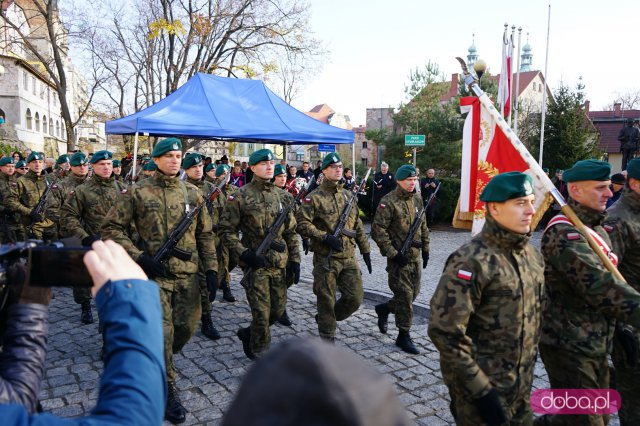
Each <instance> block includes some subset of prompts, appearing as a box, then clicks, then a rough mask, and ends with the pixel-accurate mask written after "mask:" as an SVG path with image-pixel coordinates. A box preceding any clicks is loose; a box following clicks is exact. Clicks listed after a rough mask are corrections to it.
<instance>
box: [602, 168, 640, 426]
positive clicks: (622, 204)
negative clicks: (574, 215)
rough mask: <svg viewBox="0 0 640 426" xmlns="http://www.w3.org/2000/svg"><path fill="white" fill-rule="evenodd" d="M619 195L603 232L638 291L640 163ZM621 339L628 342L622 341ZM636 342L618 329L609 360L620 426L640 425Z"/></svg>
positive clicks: (629, 330) (630, 171)
mask: <svg viewBox="0 0 640 426" xmlns="http://www.w3.org/2000/svg"><path fill="white" fill-rule="evenodd" d="M622 191H623V192H622V195H621V196H620V199H619V200H618V202H617V203H615V204H614V205H613V206H612V207H611V208H609V209H608V210H607V214H608V218H607V221H606V222H605V224H604V229H605V231H607V233H608V234H609V237H610V238H611V244H612V247H611V248H612V249H613V251H614V253H616V254H617V255H618V269H619V270H620V272H621V273H622V275H623V276H624V278H625V279H626V280H627V283H629V285H630V286H632V287H633V288H634V289H635V290H636V291H640V159H638V158H636V159H635V160H631V161H630V162H629V164H627V182H626V184H625V188H624V189H623V190H622ZM624 335H626V336H628V338H626V339H625V337H622V336H624ZM631 335H633V336H634V338H633V340H631ZM638 339H640V333H639V332H638V330H637V329H636V330H633V329H632V328H631V327H628V326H623V325H622V324H619V325H618V330H617V332H616V334H615V337H614V341H613V350H612V352H611V359H612V360H613V365H614V367H615V376H616V377H615V383H616V387H617V389H618V391H619V392H620V396H621V397H622V408H621V409H620V412H619V416H620V424H622V425H638V424H640V365H639V364H640V363H638V347H637V344H638ZM627 352H628V354H627Z"/></svg>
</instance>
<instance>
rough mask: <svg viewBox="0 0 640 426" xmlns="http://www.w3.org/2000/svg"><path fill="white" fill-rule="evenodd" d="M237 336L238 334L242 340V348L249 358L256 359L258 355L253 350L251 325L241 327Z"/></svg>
mask: <svg viewBox="0 0 640 426" xmlns="http://www.w3.org/2000/svg"><path fill="white" fill-rule="evenodd" d="M236 336H238V339H240V341H241V342H242V350H243V351H244V354H245V355H246V356H247V358H249V359H251V360H253V359H256V356H255V355H254V354H253V352H251V330H250V329H249V327H246V328H239V329H238V331H237V332H236Z"/></svg>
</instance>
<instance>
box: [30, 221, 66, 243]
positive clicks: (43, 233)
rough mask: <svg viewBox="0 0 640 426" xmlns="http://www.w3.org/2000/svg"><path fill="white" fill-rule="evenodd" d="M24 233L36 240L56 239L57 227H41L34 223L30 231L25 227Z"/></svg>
mask: <svg viewBox="0 0 640 426" xmlns="http://www.w3.org/2000/svg"><path fill="white" fill-rule="evenodd" d="M25 234H26V237H27V238H35V239H36V240H43V241H56V240H58V228H57V227H56V226H55V225H53V226H48V227H41V226H39V225H38V224H36V225H35V226H34V227H33V228H32V229H31V233H30V232H29V230H28V229H25Z"/></svg>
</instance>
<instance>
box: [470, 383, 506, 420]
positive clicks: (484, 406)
mask: <svg viewBox="0 0 640 426" xmlns="http://www.w3.org/2000/svg"><path fill="white" fill-rule="evenodd" d="M473 402H474V404H475V405H476V408H477V409H478V412H479V413H480V418H482V420H483V421H484V422H485V423H487V424H488V425H501V424H503V423H504V422H506V421H507V416H506V415H505V413H504V409H503V408H502V404H501V403H500V398H498V391H497V390H496V389H495V388H491V390H490V391H489V393H488V394H486V395H485V396H483V397H482V398H478V399H476V400H475V401H473Z"/></svg>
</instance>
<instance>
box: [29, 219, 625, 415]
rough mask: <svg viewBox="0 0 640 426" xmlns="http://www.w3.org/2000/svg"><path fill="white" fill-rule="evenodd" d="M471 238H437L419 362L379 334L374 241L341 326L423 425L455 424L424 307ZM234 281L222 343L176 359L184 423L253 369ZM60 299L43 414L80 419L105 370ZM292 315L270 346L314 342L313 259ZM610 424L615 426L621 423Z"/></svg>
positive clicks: (220, 310)
mask: <svg viewBox="0 0 640 426" xmlns="http://www.w3.org/2000/svg"><path fill="white" fill-rule="evenodd" d="M469 238H470V236H469V234H468V233H460V232H447V231H434V232H433V234H432V240H431V241H432V242H431V244H432V245H431V259H430V263H429V266H428V268H427V273H426V274H424V275H423V280H422V285H423V287H422V288H423V290H422V294H421V296H420V297H419V298H418V302H419V303H420V304H421V305H422V306H421V307H420V309H417V315H416V317H415V318H414V328H413V330H412V335H413V337H414V341H415V343H416V345H417V346H418V347H419V348H421V349H422V353H421V354H420V355H417V356H411V355H408V354H405V353H403V352H402V351H400V350H399V349H398V348H396V346H395V345H394V339H395V337H396V334H397V329H396V327H395V325H394V324H393V316H391V318H390V322H389V333H388V334H387V335H382V334H380V333H379V332H378V330H377V326H376V316H375V311H374V310H373V305H374V304H375V302H374V301H373V300H374V299H375V298H376V297H377V298H379V297H380V296H381V295H387V296H388V295H390V291H389V290H388V288H387V284H386V279H387V278H386V273H385V272H384V266H385V261H384V259H382V258H381V257H380V256H379V253H378V252H377V248H376V247H375V243H373V242H372V249H374V253H373V254H372V258H373V259H374V273H373V274H372V275H369V274H367V273H366V268H365V267H364V264H363V265H362V266H363V271H365V273H364V275H363V279H364V283H365V289H366V290H367V293H368V295H367V297H366V300H365V303H364V304H363V306H362V307H361V308H360V309H359V310H358V311H357V312H356V313H355V314H354V315H353V316H352V317H351V318H349V319H347V320H346V321H343V322H341V323H339V324H338V331H337V344H338V345H341V346H344V347H348V348H349V349H351V350H352V351H354V352H355V353H357V354H359V355H360V356H361V357H363V358H364V359H365V360H366V361H367V362H368V363H369V364H371V365H372V366H374V367H375V368H376V369H377V370H378V371H380V372H382V373H384V374H385V375H387V377H388V378H389V380H391V381H393V382H394V383H395V384H396V388H397V391H398V396H399V398H400V400H401V401H402V403H404V404H405V406H406V407H407V411H408V413H409V415H410V416H411V417H412V418H413V419H414V420H415V422H416V424H418V425H447V424H453V419H452V417H451V414H450V412H449V398H448V392H447V388H446V386H445V385H444V384H443V382H442V376H441V374H440V367H439V357H438V352H437V351H436V349H435V347H434V346H433V344H432V343H431V341H430V340H429V338H428V337H427V327H426V325H427V312H426V309H425V307H426V306H428V301H429V299H430V297H431V295H432V294H433V290H434V288H435V285H436V284H437V280H438V278H439V275H440V272H441V271H442V267H443V265H444V262H445V261H446V258H447V257H448V256H449V254H450V253H451V252H452V251H453V250H455V249H456V248H457V247H458V246H459V245H460V244H462V243H464V242H466V241H468V240H469ZM232 275H233V283H234V284H233V285H232V288H233V291H234V294H235V295H236V297H237V299H238V301H237V302H235V303H224V302H219V301H216V302H215V303H214V314H213V318H214V324H215V325H216V327H217V328H218V329H219V330H220V332H221V334H222V336H223V337H222V338H221V339H220V340H217V341H215V342H214V341H211V340H208V339H206V338H204V337H203V336H202V335H201V333H200V331H199V329H198V331H197V332H196V335H195V336H194V337H193V339H191V341H190V342H189V343H188V344H187V345H186V347H185V348H184V350H183V351H182V353H181V354H178V355H176V357H175V363H176V367H177V370H178V372H179V379H178V381H177V387H178V388H179V389H180V391H181V397H182V400H183V403H184V405H185V407H186V408H187V410H188V411H189V414H188V417H187V423H186V424H212V425H216V424H219V423H220V419H221V418H222V416H223V413H224V411H225V409H226V407H227V405H228V404H229V403H230V401H231V400H232V399H233V396H234V394H235V392H236V391H237V389H238V387H239V385H240V382H241V380H242V377H243V375H244V373H245V371H246V370H247V368H249V367H250V366H251V362H250V361H249V360H247V358H246V357H245V356H244V354H243V352H242V346H241V343H240V342H239V341H238V339H237V338H236V337H235V332H236V330H237V328H238V327H239V326H240V325H243V326H244V325H246V324H248V322H249V321H250V317H251V315H250V310H249V307H248V305H247V303H246V299H245V297H244V294H243V292H241V291H240V288H239V286H238V284H237V283H238V281H239V277H240V275H239V274H238V273H237V272H234V273H233V274H232ZM374 293H375V294H374ZM55 294H56V298H55V299H54V300H52V302H51V322H52V324H51V336H50V339H49V353H48V356H47V368H46V376H45V381H44V384H43V388H42V391H41V394H40V398H41V400H42V405H43V407H44V408H45V410H47V411H51V412H53V413H55V414H58V415H61V416H64V417H77V416H81V415H85V414H88V413H89V412H90V410H91V409H92V407H93V406H94V405H95V402H96V399H97V392H98V384H99V377H100V374H101V373H102V368H103V365H102V362H101V361H100V356H99V352H100V347H101V341H100V340H101V339H100V337H99V336H98V334H97V324H91V325H81V324H80V307H79V305H76V304H75V303H74V302H73V297H72V294H71V290H70V289H56V290H55ZM287 309H288V311H289V314H290V317H291V318H292V320H293V321H294V325H293V327H292V328H288V327H283V326H281V325H279V324H276V325H274V326H273V327H272V345H275V344H278V342H281V341H283V340H285V339H287V338H290V337H293V336H296V335H297V336H310V337H315V336H317V328H316V324H315V322H314V320H313V316H314V314H315V312H316V311H315V296H314V295H313V292H312V289H311V254H309V255H308V256H303V264H302V277H301V282H300V284H298V285H295V286H293V287H292V288H291V289H290V291H289V305H288V308H287ZM94 314H95V308H94ZM535 374H536V378H535V381H534V387H536V388H545V387H548V382H547V379H546V374H545V372H544V367H543V366H542V364H540V363H538V366H537V368H536V373H535ZM167 424H168V423H167ZM612 424H617V419H614V421H613V423H612Z"/></svg>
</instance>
